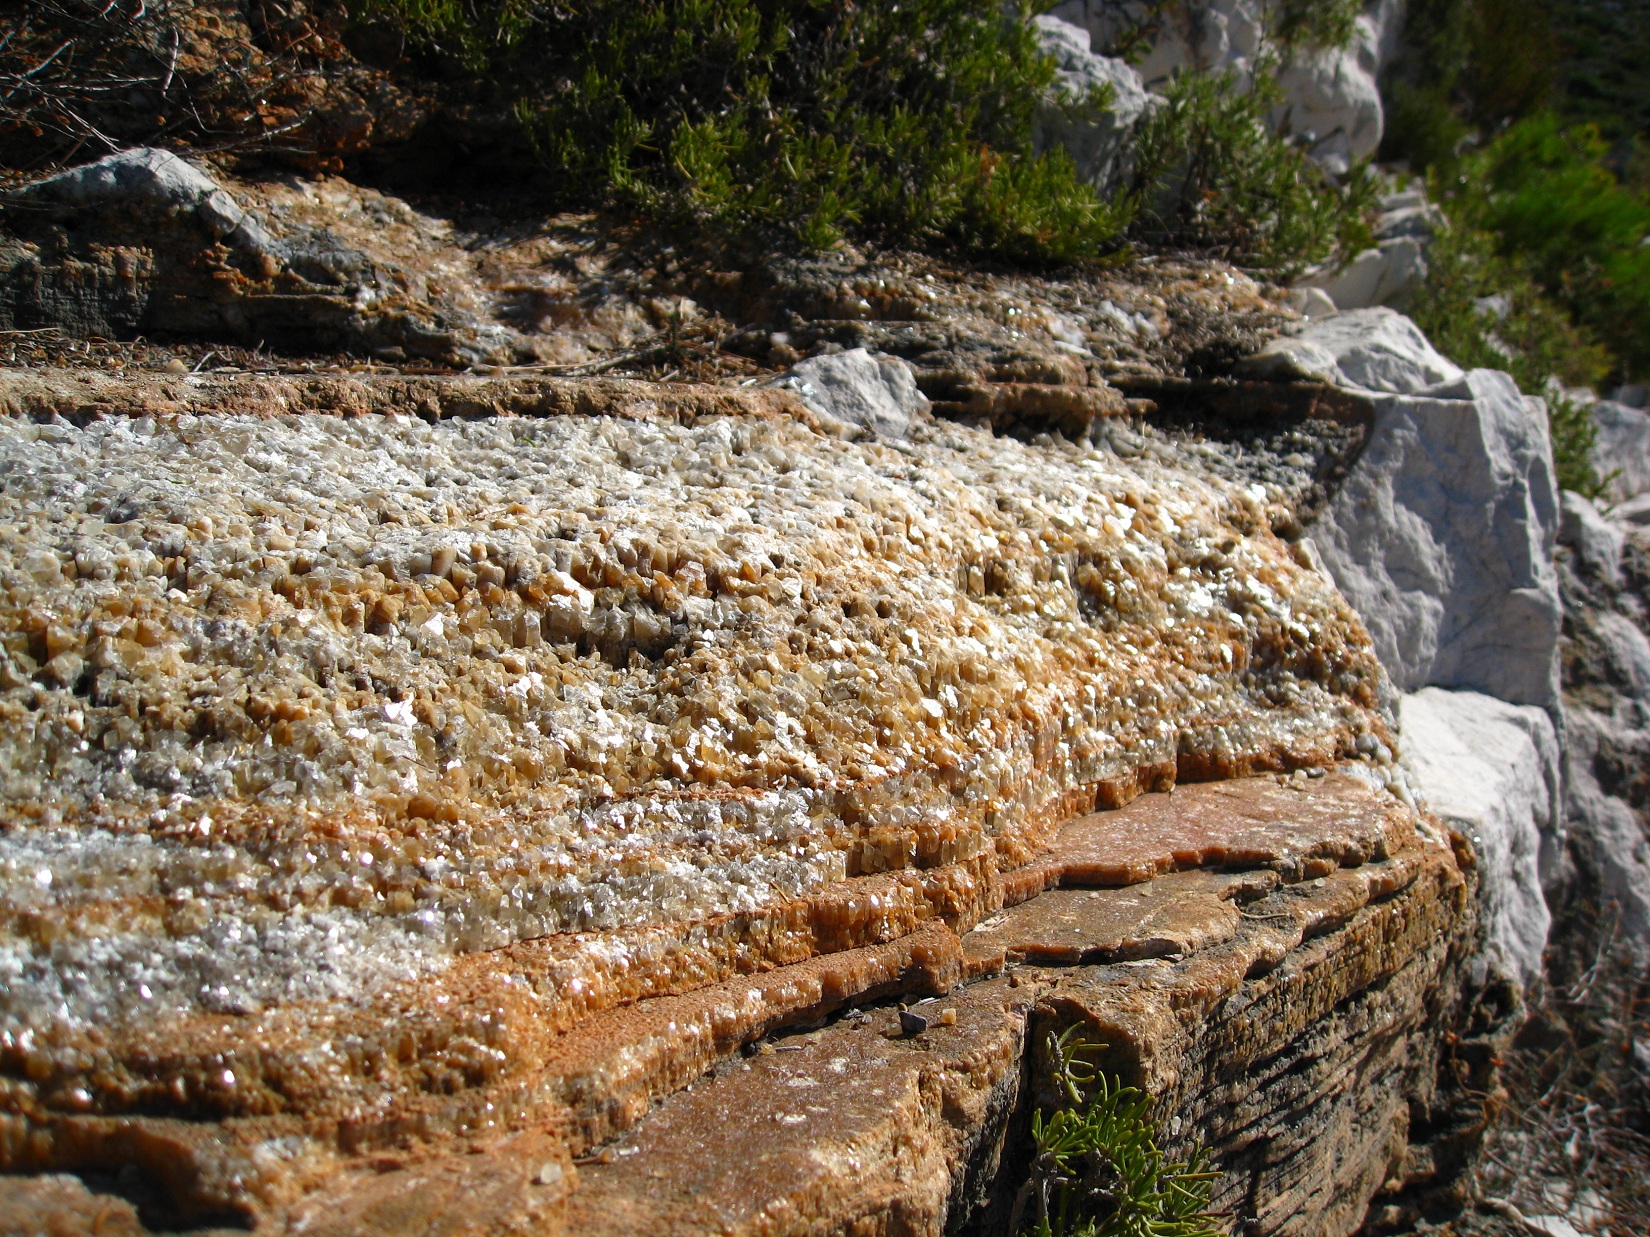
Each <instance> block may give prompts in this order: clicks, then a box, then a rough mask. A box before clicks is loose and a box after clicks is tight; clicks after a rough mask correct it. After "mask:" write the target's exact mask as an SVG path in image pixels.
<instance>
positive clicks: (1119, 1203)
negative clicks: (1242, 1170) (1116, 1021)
mask: <svg viewBox="0 0 1650 1237" xmlns="http://www.w3.org/2000/svg"><path fill="white" fill-rule="evenodd" d="M1088 1048H1089V1045H1087V1044H1085V1043H1084V1042H1083V1040H1082V1039H1081V1038H1079V1037H1078V1036H1077V1028H1075V1027H1072V1028H1068V1029H1067V1030H1066V1031H1065V1032H1064V1033H1063V1034H1062V1035H1059V1036H1055V1035H1052V1034H1051V1035H1050V1036H1049V1039H1048V1052H1049V1057H1050V1062H1051V1064H1052V1066H1053V1068H1054V1071H1055V1076H1056V1078H1057V1079H1058V1081H1059V1084H1060V1088H1061V1090H1062V1091H1063V1092H1064V1096H1065V1100H1066V1103H1065V1104H1063V1105H1062V1106H1061V1107H1059V1108H1057V1109H1055V1110H1054V1112H1053V1114H1052V1115H1051V1116H1049V1117H1048V1118H1047V1119H1046V1120H1045V1119H1044V1117H1043V1114H1042V1113H1041V1112H1039V1113H1036V1114H1035V1115H1034V1116H1033V1118H1032V1130H1031V1133H1032V1138H1033V1140H1034V1142H1035V1144H1036V1151H1037V1158H1036V1160H1035V1161H1034V1163H1033V1165H1032V1176H1031V1179H1030V1180H1029V1181H1028V1182H1027V1183H1026V1185H1025V1187H1024V1189H1022V1191H1021V1193H1020V1198H1019V1200H1018V1203H1017V1205H1016V1207H1015V1215H1014V1217H1013V1221H1014V1227H1015V1228H1016V1230H1017V1231H1018V1232H1019V1233H1021V1234H1024V1235H1025V1237H1142V1235H1144V1234H1153V1235H1154V1237H1222V1234H1223V1232H1224V1230H1223V1229H1222V1228H1221V1227H1220V1225H1219V1224H1218V1222H1217V1221H1216V1219H1215V1217H1214V1216H1212V1215H1210V1214H1209V1194H1210V1191H1211V1190H1212V1189H1213V1183H1214V1181H1215V1178H1216V1176H1217V1175H1218V1174H1215V1173H1211V1172H1208V1171H1205V1169H1204V1167H1203V1164H1202V1160H1201V1156H1199V1157H1197V1158H1195V1159H1194V1161H1193V1162H1192V1163H1189V1164H1180V1163H1170V1162H1169V1161H1168V1160H1167V1158H1166V1157H1165V1156H1164V1154H1163V1152H1162V1151H1161V1150H1160V1149H1159V1148H1158V1145H1157V1131H1156V1128H1155V1126H1154V1123H1153V1122H1152V1119H1151V1115H1150V1108H1151V1101H1150V1099H1149V1098H1148V1097H1147V1096H1146V1095H1145V1094H1144V1093H1142V1092H1141V1091H1139V1090H1137V1089H1135V1088H1133V1087H1125V1086H1123V1085H1121V1084H1120V1083H1119V1082H1118V1081H1117V1080H1116V1079H1114V1078H1108V1077H1107V1076H1106V1075H1105V1074H1102V1073H1100V1072H1099V1071H1098V1070H1096V1069H1095V1068H1094V1067H1093V1066H1092V1065H1091V1064H1089V1063H1088V1062H1086V1061H1084V1060H1083V1059H1082V1058H1083V1054H1084V1053H1085V1052H1086V1051H1087V1050H1088Z"/></svg>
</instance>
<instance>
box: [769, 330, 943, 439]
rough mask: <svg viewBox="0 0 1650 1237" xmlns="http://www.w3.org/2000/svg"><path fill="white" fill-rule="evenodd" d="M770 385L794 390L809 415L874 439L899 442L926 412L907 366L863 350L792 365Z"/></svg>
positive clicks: (832, 354) (897, 360)
mask: <svg viewBox="0 0 1650 1237" xmlns="http://www.w3.org/2000/svg"><path fill="white" fill-rule="evenodd" d="M773 385H774V386H777V387H783V388H786V389H788V390H792V391H795V392H796V393H797V394H798V395H799V396H801V397H802V402H803V403H804V404H806V405H807V406H808V408H809V409H810V410H811V411H812V412H814V413H815V414H817V415H819V416H822V417H825V418H830V419H832V420H835V421H838V422H841V423H843V424H844V425H845V426H852V427H857V428H859V429H861V430H869V431H870V432H871V433H873V434H876V435H877V436H878V437H879V438H903V437H905V435H906V434H907V433H909V432H910V429H911V418H912V417H913V416H914V415H916V414H917V413H918V412H920V411H923V410H926V409H927V407H928V399H927V397H926V396H924V395H923V393H922V392H921V391H919V390H918V389H917V380H916V375H915V374H914V373H913V372H912V369H911V366H910V365H908V364H907V363H906V362H904V361H902V360H900V359H899V358H898V357H893V356H887V355H885V354H883V353H876V352H871V351H869V350H867V349H865V348H851V349H849V350H848V351H846V352H836V353H828V354H825V355H822V356H815V357H809V358H808V359H807V360H804V361H798V362H797V363H796V364H795V365H793V366H792V367H791V368H790V369H789V370H788V371H786V372H785V373H784V374H781V375H780V376H779V377H778V378H777V379H775V380H774V383H773Z"/></svg>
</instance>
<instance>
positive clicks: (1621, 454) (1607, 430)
mask: <svg viewBox="0 0 1650 1237" xmlns="http://www.w3.org/2000/svg"><path fill="white" fill-rule="evenodd" d="M1591 411H1592V414H1593V426H1594V428H1595V429H1597V431H1598V439H1597V441H1596V442H1595V444H1594V446H1593V468H1594V469H1595V470H1596V471H1597V472H1598V475H1599V476H1600V477H1603V478H1608V481H1607V482H1606V485H1607V490H1608V493H1609V495H1610V497H1611V498H1613V499H1615V500H1616V501H1618V502H1620V501H1621V500H1623V499H1627V498H1632V497H1634V496H1635V495H1638V494H1642V493H1644V492H1645V491H1646V490H1650V412H1645V411H1643V410H1642V409H1639V408H1630V407H1628V406H1627V405H1626V404H1620V403H1617V402H1616V401H1614V400H1608V399H1601V400H1599V401H1598V402H1597V403H1595V404H1593V405H1592V409H1591Z"/></svg>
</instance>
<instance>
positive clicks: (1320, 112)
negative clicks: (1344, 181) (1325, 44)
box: [1276, 16, 1384, 176]
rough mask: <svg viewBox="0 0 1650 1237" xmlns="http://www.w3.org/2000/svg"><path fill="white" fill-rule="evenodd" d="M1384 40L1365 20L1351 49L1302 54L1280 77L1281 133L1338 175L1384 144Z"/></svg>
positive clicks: (1341, 174)
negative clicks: (1379, 79) (1380, 75)
mask: <svg viewBox="0 0 1650 1237" xmlns="http://www.w3.org/2000/svg"><path fill="white" fill-rule="evenodd" d="M1379 41H1380V32H1379V31H1377V30H1376V29H1375V28H1374V26H1373V25H1372V23H1371V21H1370V19H1369V18H1368V17H1367V16H1361V17H1359V18H1358V22H1357V29H1356V32H1355V33H1354V34H1353V36H1352V41H1351V42H1350V43H1349V44H1348V45H1347V46H1345V47H1337V48H1323V49H1321V50H1316V51H1304V52H1300V53H1297V54H1296V55H1295V56H1294V57H1293V58H1292V60H1291V61H1290V63H1288V64H1286V65H1285V66H1284V67H1283V69H1282V70H1281V71H1280V72H1279V73H1278V86H1279V87H1280V88H1281V89H1282V90H1283V97H1284V104H1283V107H1282V109H1281V110H1282V114H1281V115H1280V116H1279V117H1277V118H1276V120H1277V123H1278V125H1279V128H1280V129H1282V130H1283V131H1285V132H1287V133H1290V134H1292V135H1294V136H1296V137H1298V138H1300V139H1301V140H1302V141H1304V142H1306V143H1307V145H1308V148H1309V150H1310V151H1311V154H1312V157H1313V158H1314V159H1316V160H1317V161H1318V162H1319V163H1320V164H1322V165H1323V167H1324V168H1325V169H1326V170H1327V171H1329V172H1330V173H1332V174H1334V175H1337V176H1344V175H1345V174H1346V173H1347V172H1349V171H1351V170H1352V165H1353V164H1354V163H1356V162H1358V161H1359V160H1361V159H1367V158H1369V157H1370V156H1371V155H1373V154H1374V153H1375V149H1376V147H1378V146H1379V145H1380V144H1381V132H1382V129H1383V127H1384V117H1383V115H1382V112H1381V90H1380V87H1379V85H1377V83H1376V80H1375V73H1376V67H1377V66H1376V61H1377V56H1378V44H1379Z"/></svg>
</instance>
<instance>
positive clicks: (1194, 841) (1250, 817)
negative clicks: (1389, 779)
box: [1004, 772, 1414, 902]
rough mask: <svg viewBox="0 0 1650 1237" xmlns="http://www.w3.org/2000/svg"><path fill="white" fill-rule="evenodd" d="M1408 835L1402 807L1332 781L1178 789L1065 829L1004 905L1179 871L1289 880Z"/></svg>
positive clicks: (1356, 782) (1258, 780) (1373, 852)
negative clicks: (1262, 871) (1265, 874)
mask: <svg viewBox="0 0 1650 1237" xmlns="http://www.w3.org/2000/svg"><path fill="white" fill-rule="evenodd" d="M1413 833H1414V826H1413V824H1412V823H1411V821H1410V818H1409V816H1408V814H1407V813H1406V811H1405V809H1404V808H1403V807H1402V805H1400V804H1398V803H1397V802H1395V801H1392V800H1389V799H1387V798H1385V797H1384V796H1380V795H1374V794H1371V793H1370V790H1369V786H1368V784H1367V783H1366V782H1364V781H1363V780H1361V779H1359V778H1356V777H1353V776H1351V775H1349V774H1346V773H1342V772H1329V773H1328V774H1327V775H1326V776H1324V777H1323V778H1322V779H1321V780H1316V781H1315V780H1313V779H1310V778H1306V777H1304V776H1297V777H1294V778H1290V779H1276V780H1275V779H1272V778H1268V777H1255V778H1238V779H1233V780H1231V781H1225V782H1200V783H1187V784H1182V785H1180V786H1177V787H1176V788H1175V789H1174V790H1173V792H1172V793H1160V794H1154V795H1147V796H1143V797H1142V798H1140V799H1137V800H1135V801H1134V802H1132V803H1130V804H1128V805H1127V806H1125V807H1123V808H1122V809H1121V810H1118V811H1113V812H1095V813H1092V814H1090V815H1087V816H1083V817H1080V818H1078V819H1077V820H1074V821H1072V822H1071V823H1070V824H1068V825H1067V826H1066V827H1065V828H1064V829H1062V830H1061V831H1060V834H1059V836H1058V838H1057V839H1056V840H1055V842H1054V844H1053V848H1052V849H1051V850H1050V851H1049V852H1047V853H1046V854H1043V855H1040V856H1038V857H1037V859H1036V860H1034V861H1033V862H1032V863H1030V864H1028V865H1026V867H1024V868H1022V869H1018V870H1016V871H1013V872H1010V873H1007V874H1005V876H1004V884H1005V889H1006V896H1007V900H1008V901H1010V902H1013V901H1015V900H1017V899H1019V898H1023V897H1028V896H1030V895H1031V894H1032V893H1034V892H1037V891H1040V890H1042V889H1051V888H1053V887H1055V886H1056V885H1067V886H1071V885H1101V886H1105V885H1133V884H1137V883H1139V882H1140V881H1144V880H1150V879H1151V878H1152V877H1153V876H1157V875H1160V874H1161V873H1164V872H1172V871H1175V870H1177V869H1183V868H1201V867H1212V868H1266V869H1270V870H1273V871H1276V872H1278V873H1280V874H1281V875H1282V876H1283V877H1284V879H1285V880H1290V881H1296V880H1300V879H1302V877H1305V876H1322V875H1323V874H1325V873H1327V872H1330V871H1333V870H1334V869H1335V868H1336V867H1341V866H1355V865H1357V864H1360V863H1367V862H1369V861H1370V860H1372V859H1381V858H1384V857H1386V856H1387V855H1388V854H1389V853H1391V852H1392V851H1393V850H1396V849H1398V848H1399V847H1401V846H1403V845H1405V844H1406V843H1407V842H1408V840H1409V839H1410V838H1411V837H1412V836H1413Z"/></svg>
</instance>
